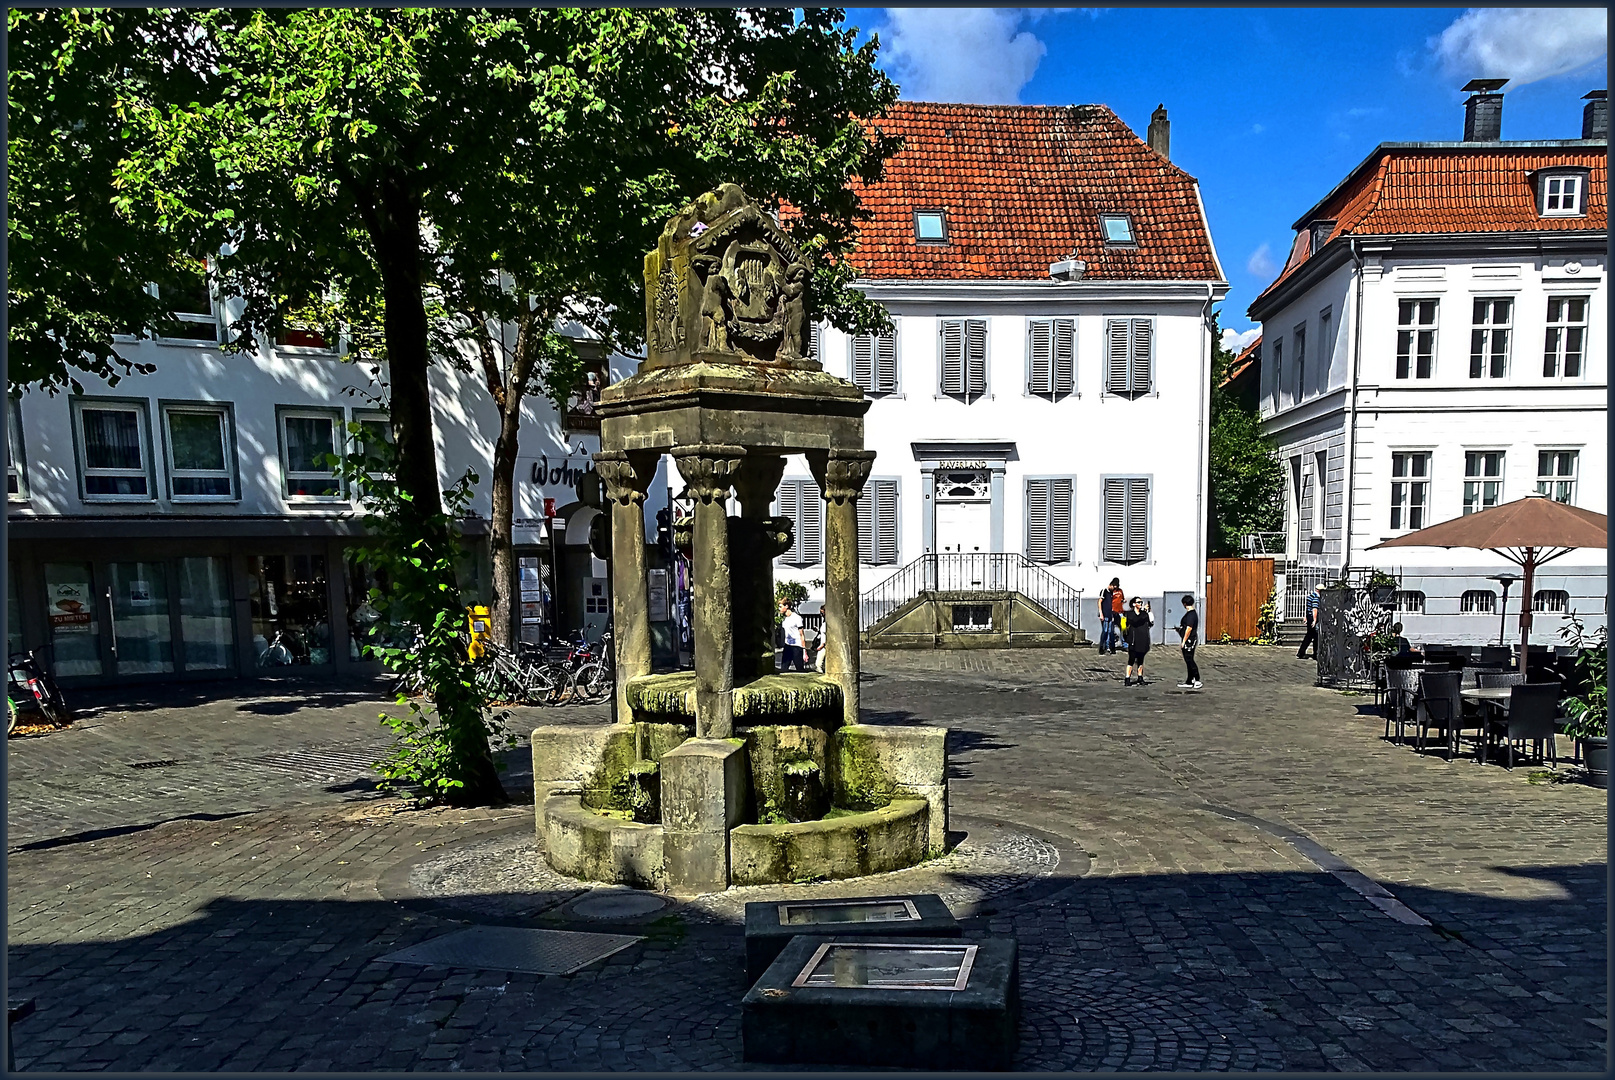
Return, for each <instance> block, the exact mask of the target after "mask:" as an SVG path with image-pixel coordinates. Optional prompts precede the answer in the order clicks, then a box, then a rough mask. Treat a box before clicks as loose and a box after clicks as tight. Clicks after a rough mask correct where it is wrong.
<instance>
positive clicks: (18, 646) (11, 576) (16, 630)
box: [6, 563, 22, 655]
mask: <svg viewBox="0 0 1615 1080" xmlns="http://www.w3.org/2000/svg"><path fill="white" fill-rule="evenodd" d="M14 652H22V602H21V601H20V600H18V599H17V568H16V567H15V566H13V565H12V564H11V563H6V653H7V655H10V654H11V653H14Z"/></svg>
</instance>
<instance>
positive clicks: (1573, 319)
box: [1542, 296, 1587, 379]
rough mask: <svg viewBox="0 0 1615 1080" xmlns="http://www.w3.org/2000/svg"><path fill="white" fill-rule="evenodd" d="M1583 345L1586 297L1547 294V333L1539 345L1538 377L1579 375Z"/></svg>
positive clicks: (1584, 342)
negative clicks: (1540, 374) (1540, 355)
mask: <svg viewBox="0 0 1615 1080" xmlns="http://www.w3.org/2000/svg"><path fill="white" fill-rule="evenodd" d="M1586 345H1587V298H1586V297H1585V296H1550V297H1548V337H1547V341H1546V342H1545V344H1544V345H1543V349H1542V377H1543V378H1545V379H1557V378H1558V377H1559V375H1560V374H1561V373H1563V375H1564V377H1565V378H1567V379H1579V378H1580V377H1581V356H1582V351H1583V350H1584V349H1585V348H1586Z"/></svg>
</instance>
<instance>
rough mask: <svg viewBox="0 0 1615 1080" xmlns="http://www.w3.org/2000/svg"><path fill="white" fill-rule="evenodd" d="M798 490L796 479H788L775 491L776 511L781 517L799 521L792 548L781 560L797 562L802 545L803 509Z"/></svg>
mask: <svg viewBox="0 0 1615 1080" xmlns="http://www.w3.org/2000/svg"><path fill="white" fill-rule="evenodd" d="M798 490H799V489H798V487H797V484H796V481H795V480H787V481H785V482H784V483H782V484H781V485H780V486H779V490H778V491H776V492H774V513H776V514H778V515H779V516H780V517H788V518H790V519H791V521H792V522H793V523H797V525H798V527H797V528H796V531H795V534H794V536H793V537H792V540H791V547H790V550H788V551H786V552H785V554H783V555H781V556H780V561H781V562H785V563H794V562H796V561H797V558H796V556H797V552H799V551H800V550H801V547H802V530H801V528H800V522H801V520H802V511H801V508H800V507H799V506H798V499H797V497H796V496H797V492H798Z"/></svg>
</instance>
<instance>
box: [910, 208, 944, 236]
mask: <svg viewBox="0 0 1615 1080" xmlns="http://www.w3.org/2000/svg"><path fill="white" fill-rule="evenodd" d="M914 239H915V240H916V241H918V242H919V243H921V244H946V243H947V242H948V212H947V211H946V210H916V211H914Z"/></svg>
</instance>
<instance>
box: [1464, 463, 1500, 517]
mask: <svg viewBox="0 0 1615 1080" xmlns="http://www.w3.org/2000/svg"><path fill="white" fill-rule="evenodd" d="M1502 501H1503V451H1501V450H1469V451H1466V452H1465V453H1464V513H1466V514H1473V513H1475V512H1476V511H1477V510H1490V509H1491V508H1492V507H1494V506H1496V505H1498V504H1499V503H1501V502H1502Z"/></svg>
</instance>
